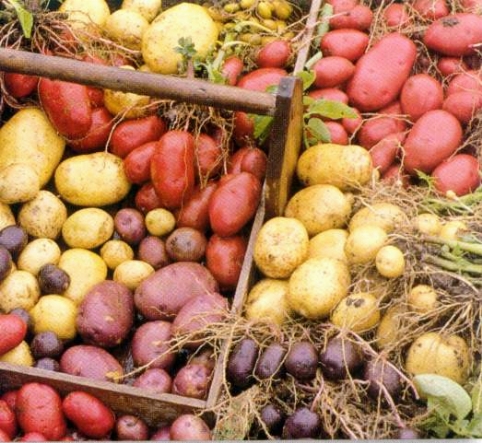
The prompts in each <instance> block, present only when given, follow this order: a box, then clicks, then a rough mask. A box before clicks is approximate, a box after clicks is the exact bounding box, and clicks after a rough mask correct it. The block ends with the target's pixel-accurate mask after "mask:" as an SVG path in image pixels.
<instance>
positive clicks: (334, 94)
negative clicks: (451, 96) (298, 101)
mask: <svg viewBox="0 0 482 443" xmlns="http://www.w3.org/2000/svg"><path fill="white" fill-rule="evenodd" d="M308 97H310V98H312V99H314V100H320V99H325V100H333V101H336V102H340V103H344V104H345V105H347V104H348V95H346V93H345V92H344V91H342V90H341V89H339V88H321V89H312V90H311V91H308Z"/></svg>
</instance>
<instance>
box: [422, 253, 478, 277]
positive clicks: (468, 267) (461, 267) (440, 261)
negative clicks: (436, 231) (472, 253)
mask: <svg viewBox="0 0 482 443" xmlns="http://www.w3.org/2000/svg"><path fill="white" fill-rule="evenodd" d="M424 260H425V261H426V262H427V263H431V264H433V265H436V266H438V267H440V268H443V269H446V270H447V271H453V272H466V273H468V274H477V275H482V265H474V264H472V263H467V262H465V261H464V262H463V263H461V262H454V261H452V260H447V259H445V258H440V257H436V256H434V255H428V254H427V255H425V256H424Z"/></svg>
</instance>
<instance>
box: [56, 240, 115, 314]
mask: <svg viewBox="0 0 482 443" xmlns="http://www.w3.org/2000/svg"><path fill="white" fill-rule="evenodd" d="M58 267H59V268H60V269H62V270H64V271H65V272H66V273H67V274H68V275H69V277H70V285H69V287H68V288H67V289H66V290H65V292H64V296H66V297H68V298H70V299H71V300H72V301H73V302H74V303H75V304H77V305H78V304H80V302H81V301H82V299H83V298H84V297H85V294H86V293H87V291H88V290H89V289H90V288H91V287H92V286H93V285H94V284H96V283H99V282H101V281H103V280H105V279H106V277H107V265H106V264H105V262H104V260H102V258H101V257H100V255H98V254H96V253H95V252H92V251H89V250H88V249H81V248H73V249H67V250H66V251H64V252H63V253H62V255H61V256H60V260H59V263H58Z"/></svg>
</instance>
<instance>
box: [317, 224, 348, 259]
mask: <svg viewBox="0 0 482 443" xmlns="http://www.w3.org/2000/svg"><path fill="white" fill-rule="evenodd" d="M347 238H348V231H347V230H346V229H328V230H326V231H323V232H320V233H319V234H316V235H315V236H314V237H312V238H310V247H309V253H308V255H309V257H310V258H312V257H332V258H337V259H338V260H342V261H346V260H347V258H346V254H345V243H346V239H347Z"/></svg>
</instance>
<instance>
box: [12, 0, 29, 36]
mask: <svg viewBox="0 0 482 443" xmlns="http://www.w3.org/2000/svg"><path fill="white" fill-rule="evenodd" d="M8 3H10V4H11V5H12V6H13V8H14V9H15V13H16V14H17V18H18V21H19V22H20V26H21V27H22V31H23V35H24V36H25V38H30V37H31V36H32V28H33V15H32V14H31V13H30V12H29V11H27V10H26V9H25V8H24V6H23V5H22V4H21V3H20V2H19V1H17V0H8Z"/></svg>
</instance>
